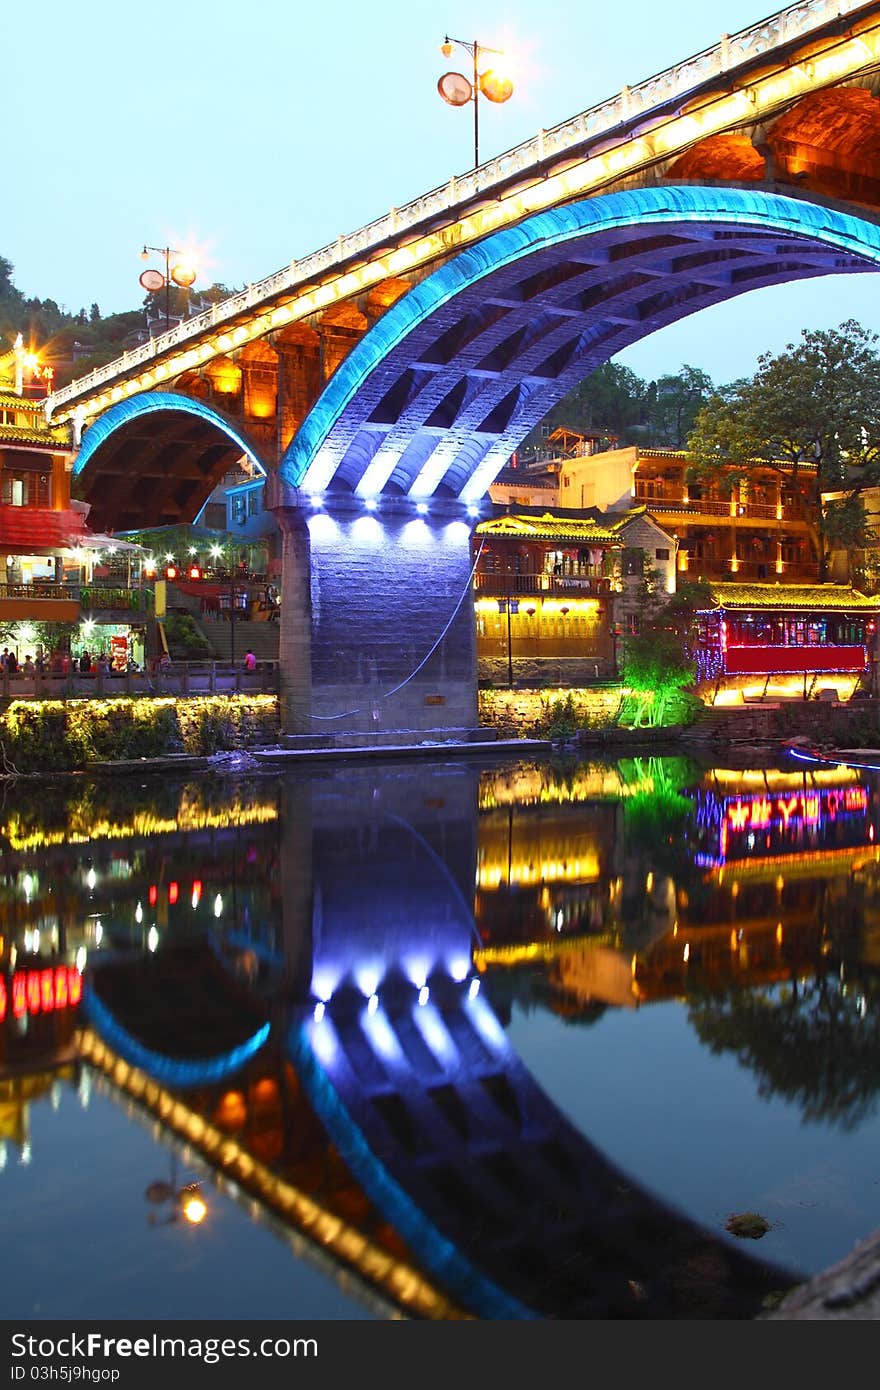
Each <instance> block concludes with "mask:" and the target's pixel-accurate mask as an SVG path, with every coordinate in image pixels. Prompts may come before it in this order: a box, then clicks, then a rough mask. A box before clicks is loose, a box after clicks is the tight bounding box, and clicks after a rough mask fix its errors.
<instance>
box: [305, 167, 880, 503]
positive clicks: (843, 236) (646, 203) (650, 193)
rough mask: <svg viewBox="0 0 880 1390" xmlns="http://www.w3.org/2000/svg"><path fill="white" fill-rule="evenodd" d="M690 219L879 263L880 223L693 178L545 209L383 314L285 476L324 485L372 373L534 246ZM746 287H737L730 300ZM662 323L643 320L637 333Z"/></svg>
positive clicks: (481, 482) (315, 487)
mask: <svg viewBox="0 0 880 1390" xmlns="http://www.w3.org/2000/svg"><path fill="white" fill-rule="evenodd" d="M688 222H690V223H701V224H703V225H706V226H710V225H731V226H737V227H742V228H758V229H760V230H764V231H771V232H772V231H776V232H779V233H780V234H786V235H788V236H797V237H799V238H802V239H804V240H805V241H807V242H813V243H819V244H823V245H825V246H828V247H830V248H837V249H840V250H841V251H842V252H845V253H847V254H848V255H849V256H851V257H854V258H857V259H863V260H864V261H865V262H866V265H865V269H866V270H868V269H872V268H873V267H872V264H871V263H874V264H876V265H877V266H878V267H880V226H878V225H877V223H875V222H871V221H867V220H862V219H860V218H856V217H853V216H851V215H849V214H848V213H845V212H843V211H839V210H837V209H834V208H830V207H826V206H821V205H818V204H816V203H811V202H809V201H807V200H806V199H800V198H797V197H790V196H786V195H782V194H778V193H769V192H766V191H764V190H763V189H759V188H752V189H744V188H734V187H724V186H717V187H701V186H697V185H694V186H669V187H656V188H642V189H628V190H625V191H623V192H619V193H610V194H606V195H602V196H598V197H595V198H588V199H585V200H583V201H581V202H577V203H570V204H567V205H564V206H561V207H556V208H551V209H548V210H547V211H546V212H541V213H537V214H535V215H534V216H532V217H529V218H527V219H526V220H524V221H523V222H521V223H519V224H518V225H517V226H515V227H510V228H507V229H505V230H504V231H501V232H496V233H495V234H493V235H491V236H489V237H487V238H486V239H485V240H484V241H481V242H479V243H477V244H476V245H474V246H471V247H469V248H468V249H467V250H465V251H462V252H461V254H460V255H458V256H456V257H455V258H454V259H453V260H450V261H448V262H447V263H446V264H445V265H443V266H442V267H441V268H440V269H439V270H436V271H435V272H434V273H433V274H432V275H430V276H428V277H427V278H426V279H425V280H423V281H422V282H421V283H420V284H418V285H416V286H415V287H414V288H413V289H412V290H410V291H409V292H408V293H407V294H406V295H404V296H403V297H402V298H401V299H399V300H397V302H396V303H395V304H393V305H392V306H391V307H390V308H389V309H388V310H387V311H386V313H385V314H384V315H383V317H382V318H381V319H380V320H379V321H378V322H377V323H376V324H374V325H373V327H372V328H371V329H370V330H369V331H368V332H367V333H366V334H365V335H364V337H363V338H362V339H361V340H360V342H359V343H358V344H357V345H356V346H355V347H354V348H353V349H352V350H351V352H350V353H349V354H348V356H347V357H346V358H345V359H344V361H343V362H342V363H341V364H340V365H339V367H338V368H337V369H336V371H335V372H334V374H333V376H332V377H331V379H330V381H329V382H328V384H327V386H326V387H325V389H324V391H323V392H322V394H321V395H320V397H319V398H318V400H317V402H316V403H315V405H314V406H313V407H312V409H311V411H310V412H309V414H308V416H307V417H306V419H305V420H304V421H303V423H302V425H301V427H300V429H299V430H298V432H297V434H296V436H295V437H294V439H293V440H292V441H291V443H290V444H289V446H288V448H287V451H286V452H285V454H284V456H283V458H282V460H281V464H280V468H279V472H280V476H281V478H282V480H283V481H284V482H285V483H287V484H288V485H290V486H292V487H302V488H304V489H305V490H307V491H315V492H320V491H323V489H324V488H325V487H326V486H327V485H328V484H329V482H330V481H331V479H332V477H333V475H334V473H335V470H336V467H337V466H338V465H337V463H335V462H334V461H333V460H332V459H330V458H324V459H322V458H321V457H320V455H321V450H322V447H323V446H324V444H325V443H326V442H327V440H328V438H329V437H330V435H331V433H332V431H333V429H334V426H335V425H336V424H337V422H338V421H339V420H340V419H341V417H342V416H343V414H344V412H345V411H346V410H347V409H348V408H349V407H350V406H351V404H352V403H353V402H354V401H355V399H356V397H357V395H358V393H359V392H360V390H361V389H362V387H363V386H364V384H365V383H366V381H367V379H368V378H369V377H370V375H371V374H372V372H373V371H374V370H375V369H376V368H377V367H379V366H380V365H381V363H382V362H383V361H384V360H385V359H386V358H387V357H388V356H389V354H390V353H391V352H392V351H393V350H394V349H396V348H398V347H399V346H400V345H401V344H402V343H403V341H404V340H405V338H406V337H407V335H408V334H410V333H411V332H412V331H413V330H414V329H416V328H417V327H418V326H419V325H421V324H423V323H425V321H426V320H427V319H429V318H430V317H431V315H432V314H434V313H435V312H436V311H437V310H438V309H440V308H441V307H442V306H443V305H446V304H448V303H449V302H450V300H452V299H454V298H455V296H456V295H458V294H460V293H462V291H464V290H467V289H469V288H471V287H472V286H474V285H476V284H478V283H479V282H480V281H481V280H483V279H484V278H485V277H487V276H488V275H490V274H491V273H493V272H494V271H497V270H500V269H502V268H503V267H505V266H507V265H510V264H512V263H513V262H516V261H519V260H524V259H525V258H527V257H528V256H529V255H531V254H533V253H535V252H536V251H542V250H546V249H548V248H550V247H553V246H557V245H560V246H561V245H564V244H565V243H568V242H572V241H575V240H578V239H582V238H586V237H589V236H591V235H595V234H597V233H607V232H609V231H615V230H621V231H623V230H625V229H627V228H636V227H644V226H646V225H663V224H666V225H668V224H672V223H678V224H682V223H688ZM850 268H851V267H850ZM823 273H824V272H823ZM785 278H786V276H785V275H784V273H783V274H781V275H780V280H784V279H785ZM789 278H790V277H789ZM739 292H741V290H737V289H733V290H731V293H730V295H728V296H726V297H728V298H730V297H732V296H733V295H734V294H736V293H739ZM692 312H693V311H692ZM657 326H658V325H657V324H656V323H654V324H652V323H651V322H646V323H645V327H644V333H642V334H641V335H640V336H642V337H643V336H645V335H646V334H648V333H650V332H653V331H654V329H655V328H656V327H657ZM494 471H497V468H496V469H495V470H494ZM478 475H479V476H478ZM493 475H494V472H493ZM489 482H491V477H488V478H486V479H484V478H483V477H482V473H481V470H480V468H479V466H478V465H476V466H475V468H474V471H473V473H472V475H471V477H470V479H469V481H468V483H467V487H466V489H465V490H464V491H463V492H462V497H467V498H468V499H470V498H471V497H472V496H476V495H481V494H482V493H483V492H484V491H485V489H486V487H487V486H488V483H489Z"/></svg>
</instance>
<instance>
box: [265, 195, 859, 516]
mask: <svg viewBox="0 0 880 1390" xmlns="http://www.w3.org/2000/svg"><path fill="white" fill-rule="evenodd" d="M744 177H745V178H746V179H747V180H749V179H751V177H752V174H751V171H749V172H746V171H744ZM877 269H880V223H878V220H877V219H876V218H875V217H874V216H873V215H872V214H869V213H865V214H863V215H860V216H858V217H857V216H854V215H853V214H852V213H851V212H848V211H846V210H844V208H843V207H840V206H836V205H834V204H832V203H830V202H828V201H823V202H817V201H815V200H814V199H812V198H810V197H808V196H799V195H798V194H797V193H793V192H786V193H785V194H782V193H779V192H778V191H775V190H774V189H773V188H772V187H767V186H759V185H757V184H755V183H754V182H746V183H745V184H744V185H731V184H714V185H702V184H697V185H690V184H687V185H684V184H683V185H678V186H659V187H649V188H638V189H627V190H624V191H622V192H615V193H609V194H606V195H600V196H596V197H591V198H588V199H585V200H582V201H578V202H574V203H570V204H565V205H562V206H558V207H555V208H552V209H549V210H547V211H545V212H541V213H538V214H535V215H533V216H531V217H528V218H526V219H525V220H524V221H523V222H521V223H519V224H517V225H516V226H513V227H509V228H506V229H505V230H503V231H500V232H497V233H495V234H494V235H491V236H489V237H487V238H486V239H485V240H483V241H481V242H479V243H477V244H475V245H473V246H470V247H468V248H467V249H466V250H464V251H462V252H461V253H460V254H459V255H457V256H455V257H454V258H453V259H451V260H449V261H447V262H446V263H445V264H444V265H443V266H441V268H440V269H438V270H436V271H434V272H433V273H432V274H430V275H428V276H427V277H426V278H425V279H424V280H423V281H421V283H419V284H417V285H416V286H415V287H414V288H413V289H412V290H411V291H410V293H409V294H406V295H405V296H403V297H402V298H401V299H399V300H397V301H396V302H395V303H394V304H392V305H391V306H390V307H389V308H388V310H387V311H386V313H385V315H384V316H383V318H382V319H381V320H380V321H379V322H378V323H376V324H374V325H373V327H372V328H371V329H369V330H368V332H367V333H366V334H365V335H364V337H363V338H362V339H361V340H360V342H358V343H357V345H356V346H355V347H354V348H353V349H352V350H351V352H350V353H349V354H348V356H347V357H346V358H345V360H344V361H343V362H341V364H340V365H339V367H338V368H337V370H336V371H335V373H334V375H333V377H332V378H331V380H330V381H329V382H328V384H327V386H326V387H325V389H324V390H323V392H322V394H321V395H320V397H319V398H318V400H317V401H316V403H315V405H314V406H313V407H312V410H311V411H310V413H309V415H308V416H307V417H306V419H305V420H304V421H303V424H302V426H301V427H300V429H299V430H298V432H297V433H296V435H295V436H294V438H293V439H292V441H291V443H290V444H289V446H288V448H287V450H286V452H285V453H284V455H283V457H282V459H281V462H280V465H279V472H280V477H281V480H282V482H284V483H286V484H288V485H289V486H292V487H294V488H299V489H301V490H302V491H303V492H305V493H307V494H321V493H323V492H325V491H326V490H328V489H331V490H332V491H334V492H338V493H342V494H345V493H349V494H354V495H355V496H356V497H360V498H362V499H369V498H371V497H376V496H377V495H379V494H380V493H383V492H385V493H386V494H392V495H394V494H396V495H398V496H407V497H409V498H411V499H413V500H416V499H424V498H427V497H430V496H432V495H435V494H437V495H440V496H446V497H448V498H457V499H459V500H460V501H463V502H474V501H476V500H477V499H478V498H479V497H481V496H483V495H484V494H485V492H486V490H487V488H488V486H489V484H490V483H491V481H492V479H493V478H494V477H495V475H496V474H497V472H498V471H499V469H500V468H501V467H502V466H503V464H504V462H505V461H506V459H507V458H508V457H509V456H510V454H511V453H512V452H513V451H514V450H515V449H516V447H517V446H518V444H519V443H520V442H521V441H522V439H523V438H524V437H525V436H526V435H527V434H528V433H529V431H530V430H531V429H532V428H534V426H535V425H536V424H537V423H538V422H539V421H540V420H541V419H542V418H543V416H544V415H546V413H547V411H548V410H549V409H550V408H551V406H552V405H553V404H555V402H557V401H558V400H560V399H561V398H562V397H563V396H565V395H566V394H567V393H568V392H569V391H570V390H572V389H573V387H574V386H576V385H577V384H578V383H579V382H580V381H581V380H583V378H584V377H585V376H587V375H588V374H589V373H590V372H591V371H594V370H595V369H596V368H597V367H598V366H600V365H601V364H602V363H603V362H605V361H607V360H608V359H609V358H610V357H613V356H614V355H616V354H617V353H618V352H620V351H622V350H623V349H624V348H625V347H628V346H630V345H631V344H632V343H634V342H637V341H638V340H639V339H641V338H643V337H645V336H646V335H648V334H650V333H653V332H654V331H656V330H657V329H659V328H661V327H665V326H666V325H668V324H670V323H674V322H676V321H677V320H679V319H681V318H684V317H687V316H688V315H690V314H692V313H696V312H697V311H698V310H700V309H703V308H707V307H709V306H710V305H712V304H716V303H720V302H722V301H724V300H726V299H730V298H732V297H734V296H736V295H739V294H742V293H744V292H746V291H747V290H750V289H756V288H762V287H766V286H769V285H773V284H778V283H783V282H786V281H791V280H795V279H805V278H809V277H815V276H820V275H827V274H841V273H846V272H853V271H860V272H864V271H872V270H877Z"/></svg>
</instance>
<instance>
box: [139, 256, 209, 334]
mask: <svg viewBox="0 0 880 1390" xmlns="http://www.w3.org/2000/svg"><path fill="white" fill-rule="evenodd" d="M151 255H157V256H164V257H165V274H164V275H163V274H162V272H161V270H154V269H152V268H151V269H149V270H145V271H143V273H142V274H141V276H140V283H141V284H142V285H143V287H144V289H145V290H149V292H150V294H157V293H158V292H159V290H162V289H164V291H165V331H166V332H167V331H168V329H169V328H170V327H171V285H172V283H174V284H175V285H177V286H179V288H180V289H182V290H189V288H190V286H191V285H194V284H195V281H196V273H197V272H196V271H195V270H194V269H193V267H192V266H191V265H190V264H189V262H188V261H187V260H186V259H181V260H179V261H175V262H174V263H173V264H172V262H171V257H172V256H180V257H183V258H185V256H186V252H185V251H177V250H175V248H174V247H173V246H145V247H144V249H143V251H142V252H141V260H142V261H148V260H149V259H150V256H151Z"/></svg>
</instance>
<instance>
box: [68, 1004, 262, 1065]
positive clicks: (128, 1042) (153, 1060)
mask: <svg viewBox="0 0 880 1390" xmlns="http://www.w3.org/2000/svg"><path fill="white" fill-rule="evenodd" d="M82 1004H83V1009H84V1011H85V1015H86V1018H87V1019H88V1020H89V1022H90V1023H91V1024H92V1027H93V1028H94V1029H95V1031H96V1032H97V1033H98V1035H99V1036H100V1038H101V1039H102V1041H103V1042H106V1043H108V1044H109V1046H110V1047H112V1048H113V1051H114V1052H118V1053H119V1055H120V1057H124V1058H125V1060H126V1062H129V1063H130V1064H131V1065H132V1066H134V1067H139V1068H140V1069H141V1071H145V1072H146V1073H147V1075H148V1076H152V1077H153V1078H154V1079H155V1080H156V1081H161V1082H162V1084H163V1085H165V1086H179V1087H181V1089H185V1088H188V1087H191V1086H205V1085H209V1084H210V1083H212V1082H216V1081H223V1080H225V1078H226V1077H227V1076H232V1075H233V1074H234V1073H235V1072H237V1071H238V1070H239V1068H241V1067H243V1066H244V1064H245V1062H247V1061H248V1060H249V1059H250V1058H251V1057H254V1056H255V1055H256V1054H257V1053H258V1052H259V1050H260V1048H261V1047H262V1046H263V1044H264V1043H265V1042H266V1039H267V1038H268V1036H269V1031H270V1025H269V1024H268V1023H264V1024H263V1026H262V1028H258V1029H257V1031H256V1033H254V1034H253V1035H252V1036H251V1037H250V1038H248V1039H247V1040H246V1041H245V1042H243V1043H241V1044H240V1045H239V1046H238V1047H234V1048H232V1049H231V1051H229V1052H225V1053H223V1054H221V1056H219V1057H206V1058H204V1059H200V1060H199V1061H184V1060H182V1059H181V1058H179V1057H168V1056H166V1055H165V1054H164V1053H162V1052H153V1051H152V1050H151V1049H150V1048H148V1047H144V1045H143V1043H139V1042H138V1041H137V1039H136V1038H133V1037H132V1035H131V1033H129V1032H128V1030H127V1029H126V1028H123V1026H122V1024H121V1023H120V1022H119V1021H118V1019H117V1018H116V1017H115V1016H114V1015H113V1014H112V1013H111V1012H110V1010H109V1009H108V1008H107V1005H106V1004H104V1003H103V1002H102V1001H101V1000H100V999H99V998H98V996H97V994H96V993H95V991H94V989H91V988H89V987H88V986H87V987H86V988H85V989H84V991H83V998H82Z"/></svg>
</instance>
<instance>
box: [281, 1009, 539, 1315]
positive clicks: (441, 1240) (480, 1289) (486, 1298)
mask: <svg viewBox="0 0 880 1390" xmlns="http://www.w3.org/2000/svg"><path fill="white" fill-rule="evenodd" d="M287 1052H288V1056H289V1057H290V1059H291V1061H292V1062H293V1065H294V1067H295V1069H296V1074H297V1078H298V1080H299V1081H300V1082H301V1084H302V1086H303V1089H304V1091H305V1093H306V1095H307V1096H308V1098H309V1100H310V1101H311V1104H312V1105H313V1107H314V1109H315V1112H316V1114H317V1115H318V1117H319V1119H320V1120H321V1122H322V1124H323V1125H324V1126H325V1128H326V1130H327V1133H328V1135H329V1136H330V1138H331V1139H332V1141H333V1143H334V1145H335V1146H336V1148H337V1149H338V1150H339V1152H340V1154H341V1155H342V1157H343V1158H344V1160H345V1162H346V1164H347V1165H348V1167H349V1168H350V1169H351V1172H352V1173H353V1174H354V1176H355V1178H356V1179H357V1181H358V1182H359V1183H360V1184H361V1186H362V1187H363V1189H364V1191H365V1192H366V1194H367V1196H368V1197H369V1198H370V1200H371V1201H372V1202H375V1203H376V1205H377V1207H378V1208H379V1210H380V1211H381V1212H382V1213H383V1215H384V1216H385V1217H386V1218H387V1219H388V1220H389V1221H390V1222H391V1224H392V1225H393V1226H394V1229H395V1230H396V1231H397V1232H398V1233H399V1234H400V1235H401V1236H402V1237H403V1239H404V1240H405V1241H406V1242H407V1244H408V1245H409V1246H410V1248H411V1249H412V1250H415V1251H417V1252H418V1255H419V1258H420V1260H421V1261H422V1262H423V1263H424V1265H425V1266H426V1267H427V1269H428V1270H429V1271H430V1273H431V1274H432V1275H433V1276H434V1278H436V1279H439V1280H440V1281H441V1282H442V1283H443V1285H444V1286H445V1287H446V1288H447V1289H449V1290H451V1292H452V1294H453V1295H454V1297H456V1298H458V1299H459V1300H460V1302H461V1303H462V1304H463V1305H464V1306H465V1307H475V1308H476V1310H477V1313H478V1315H479V1316H480V1317H483V1318H507V1319H514V1318H515V1319H533V1318H535V1317H536V1314H535V1313H534V1312H533V1311H532V1309H530V1308H527V1307H526V1306H525V1304H523V1303H521V1302H520V1300H519V1299H518V1298H514V1297H513V1296H512V1295H511V1294H508V1293H507V1292H505V1290H504V1289H502V1288H500V1287H499V1285H498V1284H496V1283H495V1282H494V1280H492V1279H490V1278H487V1276H486V1275H484V1274H482V1273H481V1272H480V1270H479V1269H477V1267H476V1266H475V1265H474V1264H473V1263H472V1262H471V1261H470V1260H469V1259H468V1258H467V1257H466V1256H465V1255H463V1254H462V1253H461V1251H459V1250H458V1249H457V1248H456V1246H455V1245H454V1244H453V1243H452V1241H450V1240H448V1239H447V1238H446V1236H444V1235H443V1234H442V1233H441V1232H440V1231H439V1230H438V1229H437V1227H436V1226H435V1225H434V1223H433V1221H431V1220H430V1219H429V1218H428V1217H427V1216H426V1215H425V1214H424V1212H422V1211H421V1210H420V1209H419V1207H418V1206H417V1205H416V1203H415V1202H414V1201H413V1200H412V1198H411V1197H410V1196H409V1195H408V1193H406V1192H405V1191H404V1189H403V1188H402V1187H401V1185H400V1183H398V1182H397V1181H396V1180H395V1179H394V1178H393V1177H392V1176H391V1174H390V1173H389V1171H388V1169H387V1168H386V1167H385V1165H384V1164H383V1163H382V1161H381V1160H380V1159H379V1158H377V1157H376V1155H375V1154H374V1153H373V1151H372V1149H371V1148H370V1146H369V1144H368V1142H367V1140H366V1137H365V1136H364V1134H363V1132H362V1131H361V1129H360V1128H359V1127H358V1125H357V1123H356V1122H355V1120H354V1119H353V1117H352V1115H351V1114H350V1112H349V1111H348V1109H347V1107H346V1106H345V1104H344V1103H343V1101H342V1100H341V1098H340V1096H339V1095H338V1093H337V1091H336V1089H335V1087H334V1085H333V1083H332V1081H331V1080H330V1077H329V1076H328V1075H327V1073H326V1071H325V1070H324V1068H323V1067H322V1066H321V1063H320V1062H319V1061H318V1058H317V1057H316V1056H315V1053H314V1050H313V1048H312V1045H311V1042H310V1039H309V1034H308V1029H307V1027H306V1026H305V1025H304V1024H302V1023H295V1024H293V1025H292V1026H291V1028H290V1031H289V1033H288V1035H287Z"/></svg>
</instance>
